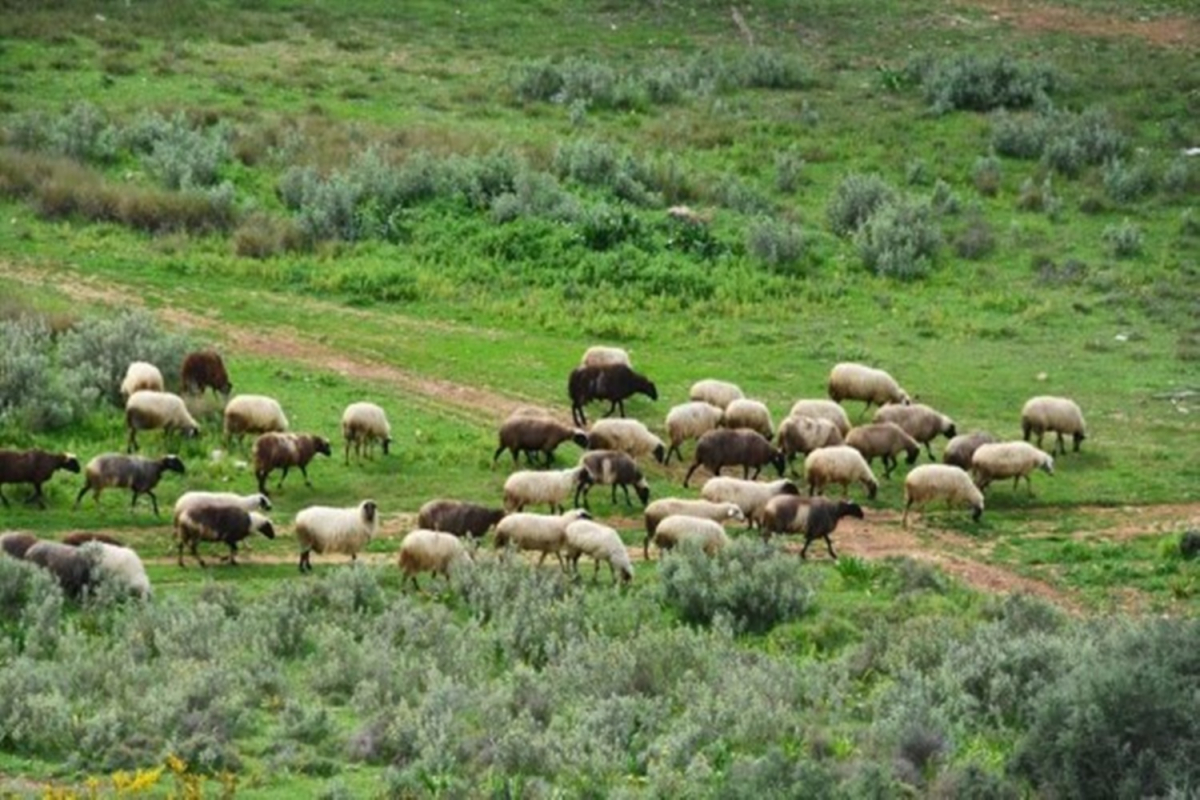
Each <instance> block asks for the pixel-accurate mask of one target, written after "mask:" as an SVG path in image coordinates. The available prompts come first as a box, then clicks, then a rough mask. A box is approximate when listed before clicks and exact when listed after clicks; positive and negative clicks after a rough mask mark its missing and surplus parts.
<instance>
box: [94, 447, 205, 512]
mask: <svg viewBox="0 0 1200 800" xmlns="http://www.w3.org/2000/svg"><path fill="white" fill-rule="evenodd" d="M167 471H170V472H178V473H179V474H180V475H182V474H183V473H184V468H183V462H182V461H180V460H179V456H174V455H168V456H163V457H162V458H142V457H141V456H127V455H122V454H120V453H105V454H104V455H99V456H96V457H95V458H93V459H92V460H91V461H89V462H88V463H87V467H85V468H84V470H83V473H84V474H83V488H82V489H80V490H79V494H78V495H76V497H75V508H76V509H78V508H79V501H80V500H82V499H83V496H84V495H85V494H87V493H88V492H89V491H90V492H92V494H93V496H94V497H95V500H96V502H97V503H99V502H100V492H102V491H104V490H105V489H107V488H108V487H110V486H117V487H121V488H126V487H128V488H129V490H130V491H131V492H133V498H132V499H131V500H130V501H129V507H130V508H133V507H134V506H135V505H137V499H138V495H142V494H144V495H146V496H147V497H149V498H150V502H151V503H152V504H153V507H154V515H155V516H158V498H157V497H155V496H154V487H155V486H158V482H159V480H161V479H162V476H163V473H164V472H167Z"/></svg>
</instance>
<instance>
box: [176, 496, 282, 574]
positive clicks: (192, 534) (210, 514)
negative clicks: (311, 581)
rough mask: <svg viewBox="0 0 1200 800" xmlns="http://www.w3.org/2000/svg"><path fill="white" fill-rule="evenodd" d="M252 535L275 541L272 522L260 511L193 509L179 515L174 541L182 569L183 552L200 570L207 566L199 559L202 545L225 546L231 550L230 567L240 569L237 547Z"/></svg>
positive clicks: (223, 507) (216, 507) (225, 507)
mask: <svg viewBox="0 0 1200 800" xmlns="http://www.w3.org/2000/svg"><path fill="white" fill-rule="evenodd" d="M252 533H261V534H262V535H263V536H265V537H267V538H268V539H274V538H275V526H274V525H273V524H272V523H271V520H270V519H268V518H267V517H264V516H263V515H262V514H260V513H258V512H257V511H247V510H246V509H244V508H240V507H238V506H232V505H193V506H189V507H187V508H185V509H184V510H183V513H181V514H180V515H179V519H178V521H177V523H176V527H175V540H176V541H177V542H178V543H179V553H178V561H179V566H181V567H182V566H183V565H184V564H183V549H184V548H185V547H187V548H189V549H190V550H191V553H192V555H193V556H195V557H196V561H198V562H199V563H200V566H202V567H203V566H207V565H206V564H205V563H204V559H202V558H201V557H200V552H199V545H200V542H202V541H205V542H224V543H225V544H226V545H228V547H229V556H228V559H229V564H230V566H237V558H236V556H237V545H238V542H240V541H242V540H243V539H245V538H246V537H247V536H249V535H250V534H252Z"/></svg>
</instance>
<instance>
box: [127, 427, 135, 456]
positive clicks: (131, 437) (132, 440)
mask: <svg viewBox="0 0 1200 800" xmlns="http://www.w3.org/2000/svg"><path fill="white" fill-rule="evenodd" d="M137 449H138V446H137V429H136V428H132V427H131V428H130V429H129V440H128V441H127V442H126V443H125V452H126V453H132V452H134V451H135V450H137Z"/></svg>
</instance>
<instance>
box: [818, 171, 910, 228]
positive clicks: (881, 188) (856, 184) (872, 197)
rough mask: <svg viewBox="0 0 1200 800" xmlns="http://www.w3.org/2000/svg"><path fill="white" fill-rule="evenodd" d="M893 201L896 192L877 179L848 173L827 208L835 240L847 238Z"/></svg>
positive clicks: (871, 176) (874, 175) (882, 180)
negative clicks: (842, 237)
mask: <svg viewBox="0 0 1200 800" xmlns="http://www.w3.org/2000/svg"><path fill="white" fill-rule="evenodd" d="M895 197H896V190H895V189H893V188H892V187H891V186H890V185H889V184H888V183H887V182H886V181H885V180H884V179H883V178H881V177H880V176H879V175H876V174H867V175H864V174H860V173H851V174H850V175H847V176H846V177H845V178H843V179H842V180H841V182H840V183H838V185H837V188H835V189H834V191H833V197H832V198H831V199H830V201H829V205H828V206H827V207H826V210H825V212H826V215H827V216H828V218H829V225H830V227H831V228H833V232H834V233H836V234H837V235H838V236H849V235H851V234H853V233H855V232H856V231H858V230H859V228H861V227H862V226H863V224H864V223H866V221H867V220H868V219H869V218H870V217H871V215H872V214H874V213H875V212H876V211H877V210H878V209H879V208H880V206H883V205H885V204H887V203H890V202H892V201H893V200H894V199H895Z"/></svg>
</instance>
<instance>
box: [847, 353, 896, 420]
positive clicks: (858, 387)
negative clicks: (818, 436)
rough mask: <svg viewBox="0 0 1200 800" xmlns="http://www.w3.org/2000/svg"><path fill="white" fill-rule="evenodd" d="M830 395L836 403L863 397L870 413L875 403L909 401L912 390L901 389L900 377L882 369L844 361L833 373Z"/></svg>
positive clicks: (878, 404) (865, 407)
mask: <svg viewBox="0 0 1200 800" xmlns="http://www.w3.org/2000/svg"><path fill="white" fill-rule="evenodd" d="M829 396H830V397H831V398H833V400H834V402H837V403H840V402H841V401H843V400H862V401H864V402H865V403H866V405H865V406H864V407H863V411H864V412H866V410H867V409H869V408H870V407H871V406H872V405H877V406H882V405H883V404H885V403H903V404H905V405H907V404H908V402H909V399H908V392H906V391H904V390H903V389H901V388H900V384H898V383H896V379H895V378H893V377H892V376H891V375H889V374H887V373H886V372H884V371H883V370H881V369H875V368H873V367H868V366H865V365H863V364H852V363H846V362H844V363H841V364H837V365H835V366H834V368H833V369H832V370H830V372H829Z"/></svg>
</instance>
